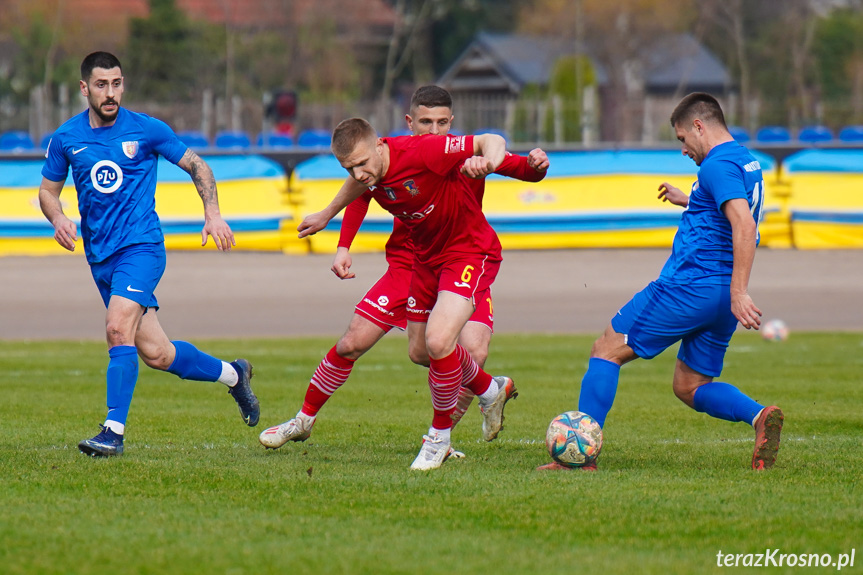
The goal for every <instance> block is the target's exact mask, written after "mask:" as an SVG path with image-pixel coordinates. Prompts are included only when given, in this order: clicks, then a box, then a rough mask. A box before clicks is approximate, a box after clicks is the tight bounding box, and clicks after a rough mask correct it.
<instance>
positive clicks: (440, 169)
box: [418, 135, 474, 176]
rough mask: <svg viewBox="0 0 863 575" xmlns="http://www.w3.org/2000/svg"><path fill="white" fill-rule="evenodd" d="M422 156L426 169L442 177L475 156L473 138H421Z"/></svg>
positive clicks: (429, 136)
mask: <svg viewBox="0 0 863 575" xmlns="http://www.w3.org/2000/svg"><path fill="white" fill-rule="evenodd" d="M418 142H419V146H420V155H421V157H422V159H423V162H424V163H425V165H426V167H427V168H428V169H429V170H431V171H432V172H434V173H436V174H439V175H441V176H443V175H446V174H447V173H449V172H451V171H452V170H453V169H454V168H456V167H457V166H460V165H461V164H462V163H464V161H465V160H466V159H468V158H470V157H471V156H473V155H474V154H473V136H432V135H428V136H420V138H419V140H418Z"/></svg>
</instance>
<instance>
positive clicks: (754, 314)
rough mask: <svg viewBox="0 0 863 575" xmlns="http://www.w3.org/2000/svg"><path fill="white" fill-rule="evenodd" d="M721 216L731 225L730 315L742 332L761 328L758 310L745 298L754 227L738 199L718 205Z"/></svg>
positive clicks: (755, 232) (746, 295)
mask: <svg viewBox="0 0 863 575" xmlns="http://www.w3.org/2000/svg"><path fill="white" fill-rule="evenodd" d="M722 211H723V212H724V213H725V217H727V218H728V221H729V222H731V241H732V245H733V250H734V252H733V253H734V255H733V257H734V263H733V266H732V268H731V313H733V314H734V317H736V318H737V321H739V322H740V325H742V326H743V327H745V328H746V329H750V328H753V327H754V328H755V329H758V327H759V326H760V325H761V310H760V309H758V307H757V306H756V305H755V303H754V302H753V301H752V298H751V297H750V296H749V275H750V274H751V272H752V263H753V262H754V261H755V246H756V236H757V233H758V231H757V225H756V223H755V220H754V219H753V218H752V212H750V211H749V203H748V202H747V201H746V200H744V199H741V198H736V199H733V200H728V201H727V202H725V203H724V204H722Z"/></svg>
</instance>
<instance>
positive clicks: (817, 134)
mask: <svg viewBox="0 0 863 575" xmlns="http://www.w3.org/2000/svg"><path fill="white" fill-rule="evenodd" d="M797 139H798V140H800V141H801V142H806V143H808V144H815V143H818V142H829V141H830V140H832V139H833V132H831V131H830V128H828V127H827V126H804V127H803V129H801V130H800V133H799V134H798V135H797Z"/></svg>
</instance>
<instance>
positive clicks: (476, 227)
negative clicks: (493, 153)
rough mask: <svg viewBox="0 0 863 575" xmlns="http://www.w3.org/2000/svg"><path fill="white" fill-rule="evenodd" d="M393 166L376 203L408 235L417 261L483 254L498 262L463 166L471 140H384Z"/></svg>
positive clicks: (379, 187) (497, 251)
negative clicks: (460, 171)
mask: <svg viewBox="0 0 863 575" xmlns="http://www.w3.org/2000/svg"><path fill="white" fill-rule="evenodd" d="M384 142H385V143H386V145H387V146H388V147H389V154H390V165H389V168H388V169H387V172H386V174H384V176H383V178H382V179H381V181H380V182H378V184H377V185H375V186H373V187H371V188H369V189H370V190H371V192H372V195H373V197H374V198H375V200H376V201H377V202H378V203H379V204H380V205H381V206H382V207H383V208H384V209H385V210H387V211H388V212H390V213H391V214H393V216H395V217H396V218H397V219H398V220H400V221H401V222H402V223H403V224H404V226H405V227H406V228H407V230H408V231H409V233H410V237H411V240H412V242H413V246H414V256H416V259H417V260H418V261H419V262H421V263H423V264H435V263H441V262H445V261H447V260H449V259H450V258H451V257H452V254H485V255H488V256H491V257H492V258H494V259H500V242H499V241H498V239H497V234H496V233H495V232H494V230H493V229H492V228H491V226H490V225H489V224H488V222H487V221H486V219H485V216H484V215H483V213H482V208H481V207H480V204H479V202H478V201H477V197H476V191H474V188H473V187H470V186H468V184H467V180H468V179H467V178H465V177H463V176H462V175H461V174H460V173H459V171H458V168H459V166H460V165H461V164H462V163H463V162H464V160H466V159H467V158H469V157H471V156H473V155H474V151H473V136H434V135H425V136H400V137H396V138H384Z"/></svg>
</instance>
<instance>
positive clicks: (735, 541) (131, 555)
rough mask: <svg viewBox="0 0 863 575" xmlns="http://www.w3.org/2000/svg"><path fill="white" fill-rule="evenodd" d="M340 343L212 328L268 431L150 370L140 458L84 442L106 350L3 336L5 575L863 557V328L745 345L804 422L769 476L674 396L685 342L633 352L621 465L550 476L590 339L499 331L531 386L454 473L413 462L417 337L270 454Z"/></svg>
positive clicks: (0, 439) (616, 565) (518, 377)
mask: <svg viewBox="0 0 863 575" xmlns="http://www.w3.org/2000/svg"><path fill="white" fill-rule="evenodd" d="M333 341H334V340H333V339H332V338H330V339H304V340H243V341H205V342H196V343H198V344H199V345H200V347H201V348H202V349H204V350H206V351H208V352H210V353H213V354H215V355H217V356H220V357H223V358H226V359H233V358H234V357H236V356H237V355H238V354H239V355H241V356H244V357H248V358H249V359H250V360H251V361H252V362H253V363H254V365H255V373H256V376H255V379H254V380H253V382H252V383H253V387H254V389H255V391H256V393H257V394H258V396H259V398H260V400H261V405H262V415H261V423H260V424H259V425H258V427H256V428H254V429H250V428H248V427H246V426H245V425H243V424H242V422H241V420H240V417H239V414H238V412H237V409H236V406H235V404H234V402H233V400H232V399H231V398H230V396H228V394H227V392H226V388H224V387H223V386H221V385H220V384H214V383H198V382H183V381H181V380H179V379H177V378H175V377H174V376H171V375H168V374H163V373H158V372H154V371H152V370H148V369H147V368H145V367H143V364H142V368H141V377H140V380H139V382H138V387H137V389H136V393H135V400H134V402H133V404H132V411H131V415H130V419H129V425H128V428H127V440H126V453H125V454H124V455H123V456H122V457H120V458H113V459H98V460H97V459H89V458H87V457H84V456H83V455H81V454H80V453H79V452H78V450H77V448H76V445H77V442H78V441H79V440H81V439H84V438H85V437H90V436H92V435H95V434H96V432H97V431H98V429H97V425H98V424H99V423H101V422H102V418H103V417H104V396H105V386H104V370H105V367H106V362H107V354H106V352H105V349H104V345H103V344H100V343H92V342H87V343H80V342H51V343H28V342H0V373H2V377H0V391H2V396H0V397H2V399H3V403H4V406H3V410H2V414H3V415H2V419H0V431H2V434H0V482H2V483H0V485H2V489H0V572H2V573H4V574H27V575H36V574H41V573H70V574H73V573H74V574H79V573H100V574H110V573H116V574H126V573H152V574H165V573H206V574H261V575H264V574H270V573H279V574H283V573H290V574H294V573H445V574H453V573H498V574H499V573H554V572H566V571H578V572H588V569H589V570H590V572H594V573H626V574H630V575H631V574H636V573H711V572H728V571H735V569H731V568H727V567H723V568H719V567H717V552H719V551H720V550H721V551H722V552H723V553H739V554H748V553H764V551H765V549H774V548H778V549H780V551H779V553H789V554H790V553H793V554H802V553H806V554H809V553H817V554H819V555H822V554H832V555H833V557H834V558H838V557H839V555H840V554H842V553H851V552H852V549H855V548H856V554H855V563H854V566H853V567H850V566H849V567H846V568H845V569H843V570H842V572H851V573H859V572H861V571H863V567H861V565H863V516H861V509H863V485H861V477H863V453H861V441H863V439H861V438H863V409H861V405H863V386H861V383H860V373H861V364H863V349H861V346H863V334H803V333H795V334H793V336H792V338H791V339H789V340H788V341H786V342H784V343H769V342H764V341H762V340H761V339H759V338H758V337H757V335H754V334H738V335H737V336H736V337H735V339H734V341H733V342H732V347H731V349H730V351H729V353H728V355H727V357H726V368H725V372H724V374H723V378H722V380H725V381H729V382H731V383H734V384H736V385H738V386H739V387H740V388H741V389H742V390H743V391H744V392H746V393H748V394H749V395H750V396H751V397H753V398H755V399H756V400H759V401H761V402H762V403H765V404H772V403H775V404H778V405H780V406H781V407H782V408H783V410H784V411H785V414H786V424H785V428H784V431H783V436H782V447H781V449H780V452H779V459H778V461H777V465H776V467H775V468H774V469H772V470H770V471H767V472H753V471H752V470H751V469H750V468H749V461H750V458H751V450H752V436H753V432H752V430H751V428H750V427H749V426H747V425H745V424H731V423H728V422H724V421H718V420H714V419H711V418H710V417H708V416H706V415H703V414H699V413H695V412H694V411H691V410H689V409H688V408H686V407H685V406H684V405H683V404H682V403H680V402H679V401H678V400H677V399H676V398H675V397H674V395H673V393H672V392H671V384H670V381H671V373H672V370H673V366H674V353H672V352H666V353H665V354H663V355H662V356H660V357H658V358H656V359H655V360H653V361H639V362H634V363H632V364H630V365H628V366H626V367H625V368H624V370H623V372H622V375H621V383H620V387H619V391H618V395H617V401H616V403H615V407H614V409H613V410H612V412H611V414H610V416H609V418H608V421H607V424H606V434H605V445H604V448H603V453H602V456H601V457H600V459H599V465H600V471H599V472H598V473H592V474H591V473H584V472H564V473H548V472H547V473H541V472H537V471H535V470H534V468H535V467H536V466H537V465H540V464H543V463H545V462H546V461H547V460H548V456H547V454H546V451H545V445H544V436H545V428H546V426H547V425H548V422H549V421H550V420H551V419H552V417H554V416H555V415H557V414H558V413H560V412H562V411H566V410H570V409H575V408H576V407H577V399H578V387H579V381H580V379H581V376H582V374H583V373H584V369H585V366H586V361H587V357H588V352H589V349H590V344H591V341H592V337H582V336H550V335H549V336H509V335H498V336H495V338H494V342H493V344H492V355H491V357H490V359H489V362H488V365H487V367H488V368H489V371H490V372H492V373H495V374H508V375H511V376H512V377H513V378H514V379H515V381H516V383H517V385H518V388H519V391H520V396H519V398H518V399H517V400H516V401H513V402H510V403H509V404H508V406H507V411H506V425H505V429H504V430H503V432H502V433H501V435H500V437H499V438H498V440H497V441H494V442H492V443H485V442H483V441H482V440H481V432H480V417H479V414H478V412H477V410H476V408H475V407H472V408H471V411H470V412H469V413H468V415H466V416H465V419H464V420H463V421H462V423H461V424H460V425H459V426H458V427H457V428H456V429H455V431H454V432H453V434H454V446H455V447H457V448H459V449H461V450H463V451H465V452H466V453H467V456H468V457H467V459H464V460H457V461H452V460H451V461H448V462H446V463H445V464H444V466H443V467H442V468H441V469H439V470H437V471H433V472H426V473H422V472H412V471H410V470H409V469H408V467H409V465H410V463H411V461H412V460H413V458H414V457H415V455H416V453H417V452H418V450H419V447H420V441H421V436H422V434H423V433H424V432H425V431H426V429H427V428H428V425H429V423H430V420H431V407H430V400H429V392H428V387H427V384H426V372H425V370H423V369H421V368H418V367H416V366H413V365H412V364H410V363H409V361H408V359H407V357H406V348H407V344H406V340H405V339H403V338H402V337H393V336H390V337H388V338H385V339H384V340H383V341H382V342H381V343H380V344H379V345H378V346H377V347H376V348H375V349H374V350H372V351H371V352H370V353H369V354H368V355H367V357H365V358H363V359H362V360H361V361H360V362H358V364H357V367H356V368H355V369H354V372H353V375H352V377H351V379H350V380H349V381H348V383H347V384H346V385H345V386H344V387H343V388H342V389H341V390H340V391H339V392H338V394H337V395H336V396H335V397H334V398H333V400H331V401H330V403H329V404H328V405H327V406H326V407H324V409H323V411H322V412H321V414H320V417H319V418H318V421H317V423H316V425H315V430H314V433H313V435H312V437H311V438H310V439H309V440H308V441H307V442H305V443H298V444H294V443H291V444H288V445H286V446H284V447H283V448H282V449H280V450H277V451H265V450H264V449H263V448H262V447H261V446H260V445H259V444H258V441H257V435H258V433H259V432H260V431H261V430H263V429H265V428H266V427H267V426H269V425H275V424H277V423H280V422H282V421H284V420H286V419H289V418H290V417H292V416H293V415H294V414H295V413H296V411H297V410H298V409H299V407H300V405H301V402H302V397H303V394H304V392H305V388H306V386H307V384H308V380H309V377H310V376H311V374H312V372H313V371H314V369H315V367H316V366H317V363H318V361H319V360H320V358H321V357H322V356H323V354H324V353H326V351H327V349H328V348H329V347H330V346H331V345H332V343H333ZM776 557H777V558H778V556H776ZM777 560H778V559H777ZM740 570H743V568H740ZM772 571H773V572H789V573H790V572H799V571H801V569H800V568H799V567H796V568H795V567H783V568H773V569H772ZM802 571H804V572H807V573H809V572H813V573H818V572H826V571H830V572H833V571H836V569H835V568H823V569H822V568H814V569H813V568H805V569H802Z"/></svg>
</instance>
